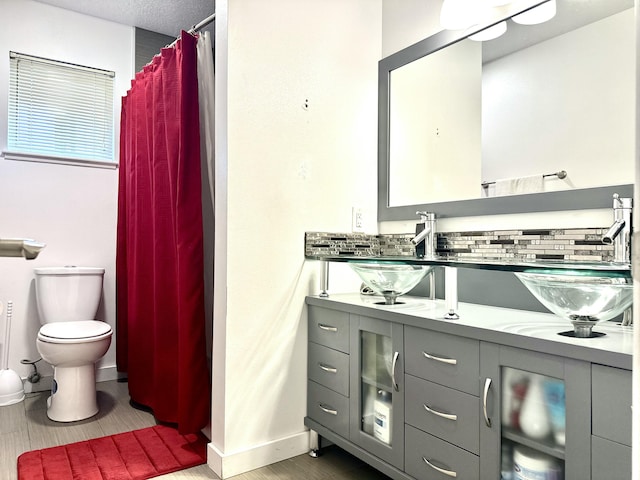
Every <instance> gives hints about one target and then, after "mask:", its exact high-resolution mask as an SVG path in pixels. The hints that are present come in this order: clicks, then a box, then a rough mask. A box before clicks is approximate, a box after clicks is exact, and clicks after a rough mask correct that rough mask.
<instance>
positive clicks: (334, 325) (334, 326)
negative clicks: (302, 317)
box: [308, 305, 349, 353]
mask: <svg viewBox="0 0 640 480" xmlns="http://www.w3.org/2000/svg"><path fill="white" fill-rule="evenodd" d="M308 312H309V341H311V342H315V343H319V344H321V345H325V346H327V347H330V348H333V349H335V350H340V351H341V352H344V353H349V314H348V313H346V312H339V311H337V310H330V309H328V308H321V307H315V306H313V305H309V310H308Z"/></svg>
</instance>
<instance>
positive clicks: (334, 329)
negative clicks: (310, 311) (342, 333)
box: [318, 323, 338, 332]
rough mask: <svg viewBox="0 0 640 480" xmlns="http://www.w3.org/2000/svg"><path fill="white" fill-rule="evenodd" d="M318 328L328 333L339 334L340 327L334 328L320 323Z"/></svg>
mask: <svg viewBox="0 0 640 480" xmlns="http://www.w3.org/2000/svg"><path fill="white" fill-rule="evenodd" d="M318 327H319V328H320V329H321V330H326V331H327V332H337V331H338V327H332V326H331V325H325V324H324V323H319V324H318Z"/></svg>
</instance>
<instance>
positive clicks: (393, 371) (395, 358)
mask: <svg viewBox="0 0 640 480" xmlns="http://www.w3.org/2000/svg"><path fill="white" fill-rule="evenodd" d="M399 356H400V352H394V354H393V363H392V365H391V381H392V382H393V389H394V390H395V391H396V392H399V391H400V390H399V388H398V382H396V365H397V363H398V357H399Z"/></svg>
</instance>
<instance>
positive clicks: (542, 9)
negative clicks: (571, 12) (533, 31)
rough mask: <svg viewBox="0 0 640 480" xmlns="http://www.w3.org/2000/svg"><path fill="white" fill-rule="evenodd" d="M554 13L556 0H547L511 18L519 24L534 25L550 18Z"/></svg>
mask: <svg viewBox="0 0 640 480" xmlns="http://www.w3.org/2000/svg"><path fill="white" fill-rule="evenodd" d="M555 15H556V0H549V1H548V2H546V3H543V4H541V5H538V6H537V7H534V8H532V9H531V10H527V11H526V12H523V13H520V14H519V15H516V16H514V17H513V18H512V20H513V21H514V22H516V23H519V24H521V25H536V24H538V23H543V22H546V21H547V20H551V19H552V18H553V17H554V16H555Z"/></svg>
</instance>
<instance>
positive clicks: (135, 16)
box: [36, 0, 215, 37]
mask: <svg viewBox="0 0 640 480" xmlns="http://www.w3.org/2000/svg"><path fill="white" fill-rule="evenodd" d="M36 1H39V2H40V3H46V4H49V5H53V6H56V7H60V8H64V9H66V10H73V11H74V12H79V13H84V14H86V15H91V16H92V17H98V18H102V19H105V20H111V21H112V22H117V23H121V24H124V25H131V26H133V27H140V28H144V29H145V30H151V31H152V32H158V33H164V34H165V35H170V36H172V37H176V36H178V35H179V33H180V30H182V29H184V30H188V29H189V28H191V27H192V26H193V25H195V24H196V23H198V22H200V21H201V20H204V19H205V18H206V17H208V16H209V15H211V14H212V13H214V11H215V5H214V3H215V2H214V0H36Z"/></svg>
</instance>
